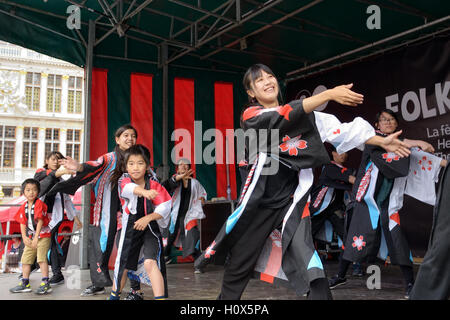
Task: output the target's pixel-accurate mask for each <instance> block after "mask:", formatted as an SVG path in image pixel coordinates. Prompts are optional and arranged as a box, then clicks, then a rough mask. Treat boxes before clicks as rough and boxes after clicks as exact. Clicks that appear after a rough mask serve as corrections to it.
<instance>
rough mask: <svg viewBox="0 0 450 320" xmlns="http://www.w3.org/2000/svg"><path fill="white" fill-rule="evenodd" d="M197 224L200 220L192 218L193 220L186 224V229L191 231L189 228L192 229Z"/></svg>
mask: <svg viewBox="0 0 450 320" xmlns="http://www.w3.org/2000/svg"><path fill="white" fill-rule="evenodd" d="M196 226H198V221H197V219H194V220H191V221H189V222H188V223H187V225H186V230H187V231H189V230H191V229H192V228H194V227H196Z"/></svg>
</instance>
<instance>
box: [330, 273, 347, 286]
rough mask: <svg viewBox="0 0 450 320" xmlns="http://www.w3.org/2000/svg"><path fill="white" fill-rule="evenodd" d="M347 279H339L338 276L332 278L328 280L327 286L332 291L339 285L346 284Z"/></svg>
mask: <svg viewBox="0 0 450 320" xmlns="http://www.w3.org/2000/svg"><path fill="white" fill-rule="evenodd" d="M346 283H347V279H346V278H339V276H337V275H336V276H334V277H333V278H331V279H330V280H328V285H329V286H330V289H334V288H336V287H338V286H340V285H343V284H346Z"/></svg>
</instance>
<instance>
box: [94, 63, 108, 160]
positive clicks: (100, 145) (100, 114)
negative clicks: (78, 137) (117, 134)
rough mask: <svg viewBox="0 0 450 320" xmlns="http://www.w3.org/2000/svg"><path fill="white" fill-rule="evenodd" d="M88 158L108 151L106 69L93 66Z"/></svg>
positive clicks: (96, 156)
mask: <svg viewBox="0 0 450 320" xmlns="http://www.w3.org/2000/svg"><path fill="white" fill-rule="evenodd" d="M90 137H91V138H90V139H91V140H90V148H89V158H91V159H92V158H98V157H99V156H101V155H102V154H105V153H107V152H108V70H105V69H97V68H94V69H93V71H92V89H91V128H90Z"/></svg>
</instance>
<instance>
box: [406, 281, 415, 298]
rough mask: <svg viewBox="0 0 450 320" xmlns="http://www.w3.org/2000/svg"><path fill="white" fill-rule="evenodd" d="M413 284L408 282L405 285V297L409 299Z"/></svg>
mask: <svg viewBox="0 0 450 320" xmlns="http://www.w3.org/2000/svg"><path fill="white" fill-rule="evenodd" d="M413 286H414V283H408V285H407V286H406V290H405V299H409V297H410V296H411V291H412V288H413Z"/></svg>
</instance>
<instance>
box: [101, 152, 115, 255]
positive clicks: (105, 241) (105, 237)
mask: <svg viewBox="0 0 450 320" xmlns="http://www.w3.org/2000/svg"><path fill="white" fill-rule="evenodd" d="M116 161H117V157H116V155H115V154H114V160H113V161H112V163H110V164H109V165H108V166H107V167H106V169H105V171H104V173H103V174H107V172H111V173H112V171H113V170H114V169H115V168H116ZM109 167H111V170H108V168H109ZM101 179H102V177H99V179H98V181H97V184H98V183H99V182H100V180H101ZM107 183H110V182H109V181H108V182H107ZM105 196H106V195H105V193H103V197H105ZM109 196H110V199H109V204H110V205H111V192H110V195H109ZM103 205H104V202H103V199H102V219H101V220H100V230H101V235H100V250H102V252H105V251H106V245H107V244H108V233H107V232H106V230H105V227H104V218H105V215H104V214H103V209H104V208H103ZM108 210H110V209H109V208H108ZM110 214H111V213H110ZM109 219H110V221H111V217H109ZM108 230H109V225H108Z"/></svg>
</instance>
